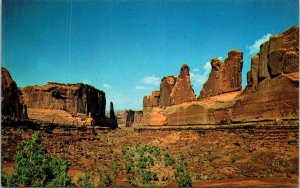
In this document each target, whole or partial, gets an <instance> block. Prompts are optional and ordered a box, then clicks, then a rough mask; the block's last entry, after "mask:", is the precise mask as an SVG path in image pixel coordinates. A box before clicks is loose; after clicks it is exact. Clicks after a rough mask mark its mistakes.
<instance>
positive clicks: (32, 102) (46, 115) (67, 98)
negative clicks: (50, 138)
mask: <svg viewBox="0 0 300 188" xmlns="http://www.w3.org/2000/svg"><path fill="white" fill-rule="evenodd" d="M21 92H22V100H23V101H24V103H25V104H26V105H27V107H28V113H29V118H33V119H40V120H46V121H54V122H56V123H68V124H76V125H81V124H84V121H85V119H86V117H87V115H88V114H89V113H91V117H92V118H93V119H94V120H95V121H96V122H98V121H100V120H101V119H103V118H105V105H106V99H105V93H104V92H103V91H100V90H98V89H96V88H94V87H92V86H89V85H85V84H60V83H53V82H49V83H48V84H46V85H43V86H27V87H25V88H22V89H21ZM68 114H69V115H68ZM51 115H52V116H51ZM52 117H53V118H52ZM72 117H73V119H72ZM51 118H52V120H51ZM74 118H75V119H74ZM68 119H69V120H68Z"/></svg>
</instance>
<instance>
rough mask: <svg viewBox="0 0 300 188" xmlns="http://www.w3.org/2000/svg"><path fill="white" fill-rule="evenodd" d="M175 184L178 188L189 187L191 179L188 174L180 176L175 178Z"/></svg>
mask: <svg viewBox="0 0 300 188" xmlns="http://www.w3.org/2000/svg"><path fill="white" fill-rule="evenodd" d="M177 183H178V185H179V187H191V186H192V178H191V176H190V175H189V174H181V175H180V176H179V177H178V178H177Z"/></svg>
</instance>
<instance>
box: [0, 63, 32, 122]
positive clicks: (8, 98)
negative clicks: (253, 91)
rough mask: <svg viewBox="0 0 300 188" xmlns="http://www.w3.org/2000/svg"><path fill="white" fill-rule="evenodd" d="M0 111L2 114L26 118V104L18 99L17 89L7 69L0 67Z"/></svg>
mask: <svg viewBox="0 0 300 188" xmlns="http://www.w3.org/2000/svg"><path fill="white" fill-rule="evenodd" d="M1 74H2V75H1V93H2V94H1V112H2V115H4V116H12V117H16V118H27V108H26V105H24V104H22V103H21V102H20V100H19V93H20V92H19V89H18V87H17V84H16V82H15V81H14V80H13V79H12V77H11V75H10V73H9V72H8V70H7V69H6V68H4V67H1Z"/></svg>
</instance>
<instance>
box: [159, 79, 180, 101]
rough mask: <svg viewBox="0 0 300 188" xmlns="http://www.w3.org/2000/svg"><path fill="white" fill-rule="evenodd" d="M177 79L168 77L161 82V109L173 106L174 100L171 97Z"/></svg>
mask: <svg viewBox="0 0 300 188" xmlns="http://www.w3.org/2000/svg"><path fill="white" fill-rule="evenodd" d="M176 80H177V78H176V77H174V76H167V77H164V78H163V79H162V80H161V84H160V101H159V106H160V107H167V106H170V105H172V101H173V98H172V97H171V93H172V90H173V88H174V86H175V83H176Z"/></svg>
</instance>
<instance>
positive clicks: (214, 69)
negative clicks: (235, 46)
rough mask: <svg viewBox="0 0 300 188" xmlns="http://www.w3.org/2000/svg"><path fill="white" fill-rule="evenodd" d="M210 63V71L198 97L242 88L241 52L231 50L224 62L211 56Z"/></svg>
mask: <svg viewBox="0 0 300 188" xmlns="http://www.w3.org/2000/svg"><path fill="white" fill-rule="evenodd" d="M210 64H211V72H210V74H209V78H208V80H207V81H206V83H205V84H204V85H203V89H202V90H201V92H200V96H199V98H200V99H201V98H205V97H211V96H215V95H219V94H222V93H228V92H232V91H240V90H242V68H243V52H241V51H239V50H231V51H230V52H228V57H227V58H226V59H225V61H224V63H223V62H222V61H221V60H220V59H218V58H213V59H212V60H211V61H210Z"/></svg>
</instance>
